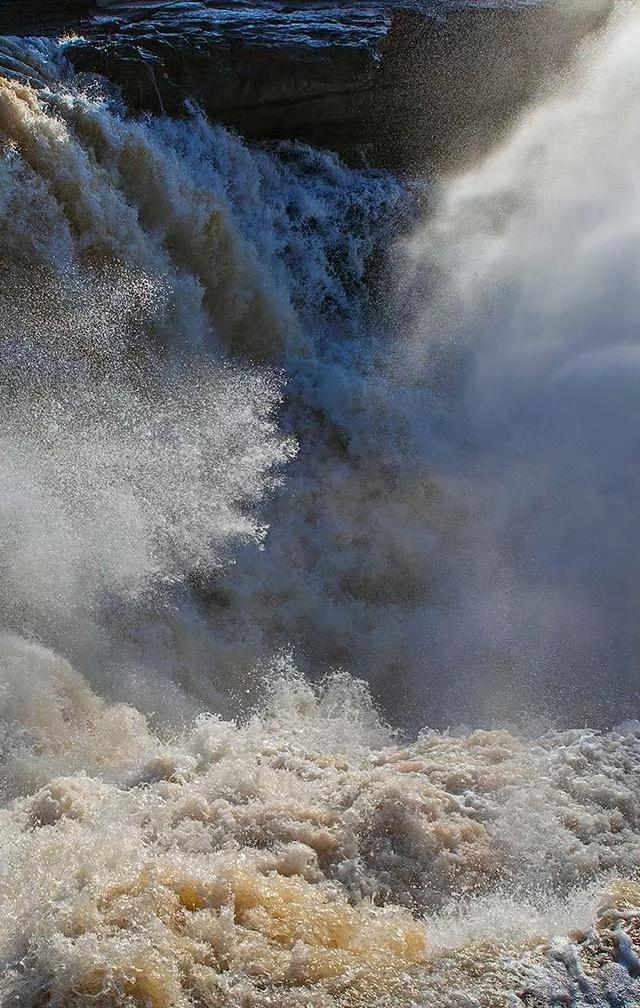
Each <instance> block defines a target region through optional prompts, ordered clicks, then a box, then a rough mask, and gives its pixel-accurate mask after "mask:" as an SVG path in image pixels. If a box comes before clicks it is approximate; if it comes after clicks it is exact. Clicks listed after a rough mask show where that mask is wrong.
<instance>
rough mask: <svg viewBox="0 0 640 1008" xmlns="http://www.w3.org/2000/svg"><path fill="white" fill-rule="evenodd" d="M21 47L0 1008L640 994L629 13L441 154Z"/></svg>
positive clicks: (634, 75)
mask: <svg viewBox="0 0 640 1008" xmlns="http://www.w3.org/2000/svg"><path fill="white" fill-rule="evenodd" d="M66 44H67V43H66V41H65V40H64V39H63V40H60V41H55V42H54V41H50V40H48V41H45V40H42V39H30V40H25V39H20V40H18V39H5V40H2V41H1V42H0V262H1V267H2V275H3V283H2V286H1V288H0V345H1V353H0V389H1V395H0V417H1V421H2V422H1V424H0V472H1V477H0V522H1V528H2V536H1V544H0V567H1V572H2V577H1V579H0V617H1V634H0V790H1V797H2V803H1V808H0V845H1V846H0V850H1V855H0V964H1V969H0V1005H2V1006H5V1005H6V1006H9V1005H17V1006H20V1008H44V1006H47V1008H81V1006H82V1008H87V1006H89V1005H92V1006H96V1008H124V1006H129V1008H187V1006H191V1008H194V1006H202V1008H205V1006H206V1008H209V1006H229V1008H241V1006H242V1008H312V1006H314V1008H329V1006H332V1008H347V1006H349V1008H357V1006H361V1008H375V1006H377V1008H383V1006H385V1008H386V1006H394V1008H395V1006H398V1008H403V1006H406V1008H410V1006H411V1008H418V1006H420V1008H422V1006H424V1008H522V1006H527V1008H544V1006H552V1005H553V1006H571V1008H586V1006H609V1008H628V1006H633V1005H636V1004H638V1003H640V721H638V720H636V719H635V718H636V715H637V714H638V711H637V706H636V704H637V681H636V675H637V654H638V622H637V616H636V609H637V602H638V600H639V599H640V575H639V574H638V563H637V550H636V549H635V547H634V543H635V535H636V529H637V519H638V507H637V501H638V499H639V496H638V491H639V490H640V486H639V476H638V466H637V457H638V448H639V446H640V411H639V408H638V395H637V384H638V379H639V378H640V349H639V342H638V326H637V319H638V316H639V311H640V293H639V291H638V282H637V278H638V272H639V271H638V267H639V266H640V179H639V177H638V166H637V155H638V153H640V13H639V12H638V9H637V6H636V5H635V4H633V3H625V2H622V0H621V2H620V3H618V4H617V5H616V7H615V10H614V12H613V14H612V15H611V17H610V19H609V22H608V24H607V26H606V27H605V28H604V29H603V30H602V31H601V32H600V33H599V34H598V36H597V37H593V38H591V39H589V40H588V41H587V42H586V43H585V44H584V45H583V46H582V47H581V48H580V50H579V51H578V52H577V53H576V56H575V59H574V62H573V64H572V66H571V67H569V68H567V69H566V71H565V72H563V73H562V75H559V76H558V77H557V78H554V79H553V80H549V81H548V82H547V84H546V86H545V88H544V89H543V91H542V92H541V93H540V94H539V95H538V97H537V99H536V102H535V103H534V104H533V105H532V107H530V108H529V109H527V110H526V111H525V112H523V113H522V115H521V116H520V117H519V118H518V121H517V122H516V123H515V124H514V125H512V126H511V127H510V128H509V129H508V130H506V131H504V133H503V134H502V135H501V136H500V137H499V138H498V139H496V143H495V146H494V149H493V151H492V152H491V153H490V154H489V155H488V156H487V157H486V158H485V159H484V160H482V161H481V162H480V163H473V164H469V165H465V166H462V168H461V169H460V170H459V171H458V172H457V173H456V174H455V175H453V176H451V177H447V178H435V177H434V176H433V175H432V174H430V173H429V172H428V171H426V170H425V173H424V174H423V175H422V176H419V177H411V178H401V177H398V176H394V175H391V174H389V173H385V172H381V171H373V170H356V169H354V168H349V167H347V166H345V165H344V164H343V163H342V162H341V161H340V160H339V159H338V158H337V157H335V156H334V155H330V154H328V153H325V152H322V151H318V150H315V149H312V148H309V147H305V146H302V145H296V144H278V145H271V146H269V147H258V146H250V145H247V144H245V143H244V142H243V141H242V140H241V139H240V138H238V137H237V136H235V135H233V134H231V133H230V132H228V131H226V130H225V129H223V128H222V127H219V126H216V125H215V124H212V123H210V122H208V121H207V120H206V118H205V117H204V116H203V115H202V114H201V112H200V111H199V110H198V109H197V108H195V107H194V108H192V109H190V112H189V115H188V116H187V117H185V118H184V119H183V120H179V121H178V120H172V119H168V118H162V117H156V118H152V117H148V118H144V119H136V118H133V117H131V116H130V115H128V114H127V112H126V110H125V108H124V107H123V105H122V104H121V102H120V99H119V98H118V95H117V94H115V93H113V91H112V90H111V88H110V87H109V85H108V83H107V82H105V81H104V80H102V79H100V78H98V77H94V76H89V75H78V76H74V74H73V73H72V71H71V69H70V67H69V66H68V65H67V63H66V60H65V45H66Z"/></svg>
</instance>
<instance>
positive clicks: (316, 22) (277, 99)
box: [0, 0, 615, 170]
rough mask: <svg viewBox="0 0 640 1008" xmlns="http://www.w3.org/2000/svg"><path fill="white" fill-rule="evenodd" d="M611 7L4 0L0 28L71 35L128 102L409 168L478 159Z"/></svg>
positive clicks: (253, 135)
mask: <svg viewBox="0 0 640 1008" xmlns="http://www.w3.org/2000/svg"><path fill="white" fill-rule="evenodd" d="M614 2H615V0H547V2H542V3H541V4H540V5H538V6H535V7H531V6H528V7H519V8H517V9H506V8H505V7H504V6H502V7H501V8H498V7H497V6H494V7H493V8H488V7H486V6H483V5H482V4H480V3H478V2H477V0H475V2H474V0H467V2H466V4H462V3H460V2H458V3H456V4H453V3H449V4H445V3H420V2H416V0H398V2H397V3H366V2H358V0H345V2H343V3H337V2H335V0H334V2H333V3H331V2H326V3H325V2H313V0H306V2H305V0H295V2H293V3H291V4H287V3H275V2H266V0H258V2H255V3H251V4H249V3H246V2H244V0H235V2H234V0H228V2H227V3H216V2H211V0H202V2H197V0H187V2H158V0H156V2H148V0H137V2H135V0H134V2H129V3H120V2H116V0H98V2H93V3H91V2H88V0H61V2H54V0H48V2H47V0H44V2H42V0H39V2H30V0H4V2H2V4H1V5H0V33H1V34H59V33H61V32H62V31H74V32H76V33H77V34H78V36H79V37H78V39H77V40H75V41H73V42H71V43H70V44H69V47H68V55H69V57H70V59H71V61H72V62H73V64H74V65H75V67H76V68H77V69H78V70H79V71H87V72H98V73H101V74H104V75H105V76H107V77H108V78H109V79H110V80H111V81H112V82H113V83H115V84H116V85H118V86H119V87H120V88H121V89H122V92H123V95H124V97H125V99H126V101H127V103H128V104H129V106H130V107H131V108H132V110H135V111H148V112H152V113H158V112H165V113H167V114H172V115H175V114H182V113H183V111H184V109H185V102H186V100H188V99H193V100H194V101H196V102H197V103H198V104H199V105H200V106H202V107H203V108H204V109H205V111H206V112H207V113H208V115H209V116H210V117H211V118H212V119H214V120H216V121H219V122H222V123H224V124H226V125H228V126H230V127H232V128H234V129H236V130H237V131H238V132H239V133H241V134H242V135H243V136H246V137H247V138H249V139H252V140H277V139H299V140H303V141H306V142H308V143H311V144H315V145H318V146H322V147H327V148H329V149H332V150H336V151H338V152H340V153H341V154H342V155H343V156H346V157H347V158H348V159H349V160H351V161H354V162H356V163H358V162H360V163H367V164H371V165H377V166H383V167H390V168H394V169H400V170H412V169H414V168H418V169H420V168H423V167H424V166H425V165H428V164H434V163H435V164H436V165H438V166H449V165H451V164H460V163H461V162H463V161H464V160H466V159H469V158H473V157H474V156H476V155H478V154H480V153H482V151H483V150H484V149H486V147H487V146H489V145H490V144H491V143H493V142H494V140H495V137H496V134H498V133H499V131H500V130H502V129H504V128H505V127H506V125H507V124H508V123H509V122H510V121H511V119H512V118H513V116H514V115H515V114H517V111H518V109H519V108H520V107H521V106H522V105H523V104H524V103H525V102H526V101H527V100H529V99H530V98H531V96H532V95H533V94H534V93H535V91H536V88H538V87H539V86H540V85H541V83H542V81H543V80H545V79H546V78H547V77H548V75H549V73H550V72H553V71H555V70H558V69H560V68H562V66H563V65H564V64H565V63H566V61H567V59H568V58H569V57H570V55H571V53H572V52H573V50H574V49H575V47H576V45H577V44H578V43H579V41H580V40H581V39H582V38H583V37H584V36H585V35H587V34H588V33H589V32H591V31H593V30H594V29H596V28H597V27H598V26H599V25H600V24H602V23H603V22H604V20H605V19H606V18H607V17H608V15H609V14H610V12H611V9H612V8H613V5H614Z"/></svg>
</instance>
